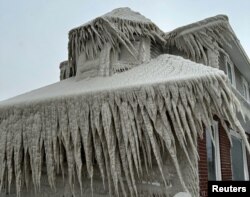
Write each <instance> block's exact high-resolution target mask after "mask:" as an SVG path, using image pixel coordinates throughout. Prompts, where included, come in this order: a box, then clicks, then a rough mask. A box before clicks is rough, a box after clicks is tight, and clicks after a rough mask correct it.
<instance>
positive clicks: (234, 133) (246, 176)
mask: <svg viewBox="0 0 250 197" xmlns="http://www.w3.org/2000/svg"><path fill="white" fill-rule="evenodd" d="M230 134H231V135H232V136H234V137H236V138H238V139H240V140H241V146H242V155H243V168H244V180H245V181H248V180H249V173H248V165H247V153H246V146H245V143H244V141H243V139H242V137H241V136H240V135H239V134H238V133H237V132H235V131H234V130H232V129H230ZM231 148H232V147H231ZM231 159H232V155H231ZM231 165H233V162H231ZM231 169H232V170H233V166H231ZM232 175H233V172H232ZM232 178H233V177H232Z"/></svg>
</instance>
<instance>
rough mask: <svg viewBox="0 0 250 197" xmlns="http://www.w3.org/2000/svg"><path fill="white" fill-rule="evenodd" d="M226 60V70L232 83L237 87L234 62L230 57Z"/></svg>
mask: <svg viewBox="0 0 250 197" xmlns="http://www.w3.org/2000/svg"><path fill="white" fill-rule="evenodd" d="M225 62H226V72H227V76H228V79H229V81H230V82H231V84H232V85H233V86H234V87H235V74H234V64H233V63H232V62H231V60H230V59H228V58H225Z"/></svg>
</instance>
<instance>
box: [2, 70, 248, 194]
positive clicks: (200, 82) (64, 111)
mask: <svg viewBox="0 0 250 197" xmlns="http://www.w3.org/2000/svg"><path fill="white" fill-rule="evenodd" d="M237 106H238V101H237V99H236V97H235V96H234V94H233V93H232V92H231V91H230V88H229V83H228V81H227V78H226V76H225V75H223V74H222V73H219V74H218V73H216V74H208V75H207V76H206V77H200V78H196V79H193V80H191V79H190V80H187V81H181V80H180V81H176V82H174V83H165V84H164V83H159V84H154V85H147V86H140V87H133V88H127V89H120V90H110V91H107V92H99V93H95V94H87V95H78V96H72V97H66V98H58V99H53V100H50V101H44V102H39V103H30V104H28V105H27V106H22V105H20V106H19V105H17V106H12V107H6V108H4V107H2V108H1V110H0V189H1V190H2V191H3V190H10V188H11V187H12V186H13V185H15V187H16V189H15V190H16V193H17V195H18V196H19V195H20V194H21V191H23V190H24V187H30V182H32V184H33V186H34V188H35V190H36V192H39V190H40V185H41V175H42V174H44V173H46V174H47V178H48V183H49V185H50V187H51V188H52V189H56V180H57V176H58V175H59V174H61V175H62V176H63V177H64V176H65V177H67V179H68V182H69V185H70V189H71V192H72V194H74V190H75V185H76V183H77V184H79V186H80V188H81V189H82V187H83V185H84V182H83V179H84V177H85V179H86V176H87V177H88V178H89V180H90V183H91V184H90V185H91V190H92V192H93V188H94V187H95V181H94V179H95V177H96V175H97V174H99V175H100V177H101V179H102V181H103V185H104V187H105V190H107V191H109V194H110V196H118V195H119V196H141V190H140V189H139V188H140V185H143V183H144V182H145V181H147V180H148V181H149V182H151V183H152V182H153V181H152V179H151V178H152V175H150V174H152V172H155V170H153V168H155V167H156V166H157V168H158V175H157V177H158V181H159V176H162V179H161V181H160V183H159V184H160V186H161V188H165V189H164V190H162V194H159V193H158V194H159V195H155V193H154V194H152V195H151V194H149V193H148V194H147V196H168V195H170V194H171V184H172V183H171V182H172V179H171V172H167V171H166V170H167V169H168V166H169V165H170V166H171V165H172V166H174V169H175V172H174V174H176V175H177V178H178V185H180V186H179V187H180V188H179V190H180V191H188V192H190V193H191V194H192V195H193V196H198V191H199V189H198V187H199V186H198V181H197V179H198V171H197V160H198V154H197V136H202V133H203V126H210V125H211V122H212V119H213V116H214V115H217V116H218V117H219V118H220V119H221V120H223V121H224V119H226V120H227V121H228V123H229V124H230V126H231V127H232V128H233V129H235V130H237V131H239V134H240V135H241V136H242V138H243V139H244V141H245V142H246V144H247V148H248V150H250V149H249V144H248V143H247V139H246V136H245V133H244V131H243V129H242V127H241V125H240V123H239V121H238V120H237V118H236V115H235V108H236V107H237ZM226 131H228V130H226ZM228 136H230V135H229V134H228ZM180 155H182V156H181V158H180ZM166 158H168V161H169V162H170V163H171V164H169V163H168V164H167V163H166ZM182 160H184V161H187V162H185V166H186V168H189V170H188V171H189V173H190V174H189V175H187V174H186V172H185V171H184V169H183V166H181V161H182ZM43 166H46V170H45V172H44V170H43ZM85 172H87V173H85ZM145 172H147V173H145ZM187 176H188V177H187ZM190 181H191V182H190ZM81 192H82V193H83V190H82V191H81ZM143 196H145V195H144V194H143Z"/></svg>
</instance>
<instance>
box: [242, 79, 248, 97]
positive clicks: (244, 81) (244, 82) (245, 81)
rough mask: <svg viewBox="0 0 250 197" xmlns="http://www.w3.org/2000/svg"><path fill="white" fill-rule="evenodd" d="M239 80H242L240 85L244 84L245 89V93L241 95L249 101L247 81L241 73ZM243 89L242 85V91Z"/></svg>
mask: <svg viewBox="0 0 250 197" xmlns="http://www.w3.org/2000/svg"><path fill="white" fill-rule="evenodd" d="M241 81H242V85H243V86H244V85H245V86H246V91H247V92H245V94H246V95H243V97H244V98H245V99H246V100H247V101H249V86H248V82H247V80H246V79H245V77H244V76H242V75H241ZM244 90H245V89H244V87H243V91H244Z"/></svg>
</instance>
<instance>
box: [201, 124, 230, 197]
mask: <svg viewBox="0 0 250 197" xmlns="http://www.w3.org/2000/svg"><path fill="white" fill-rule="evenodd" d="M218 129H219V143H220V159H221V176H222V180H232V170H231V152H230V142H229V140H228V137H227V134H226V132H225V130H224V128H223V127H222V125H221V124H220V123H219V125H218ZM198 151H199V156H200V160H199V180H200V197H207V181H208V169H207V151H206V133H205V132H204V135H203V139H202V140H201V139H198Z"/></svg>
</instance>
